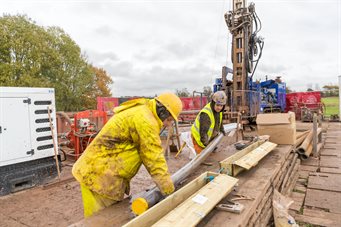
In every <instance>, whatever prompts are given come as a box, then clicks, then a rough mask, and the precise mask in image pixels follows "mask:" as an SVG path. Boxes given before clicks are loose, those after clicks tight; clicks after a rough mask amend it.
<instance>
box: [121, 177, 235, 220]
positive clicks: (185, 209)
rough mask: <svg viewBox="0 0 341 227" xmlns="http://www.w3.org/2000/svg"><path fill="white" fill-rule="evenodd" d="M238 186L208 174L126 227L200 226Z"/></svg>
mask: <svg viewBox="0 0 341 227" xmlns="http://www.w3.org/2000/svg"><path fill="white" fill-rule="evenodd" d="M237 182H238V179H236V178H233V177H230V176H228V175H226V174H218V173H213V172H205V173H203V174H201V175H200V176H199V177H197V178H196V179H195V180H193V181H192V182H190V183H189V184H187V185H186V186H184V187H183V188H181V189H180V190H178V191H176V192H175V193H173V194H172V195H170V196H168V197H167V198H166V199H164V200H162V201H161V202H159V203H158V204H156V205H155V206H153V207H152V208H150V209H148V210H147V211H146V212H144V213H143V214H141V215H139V216H138V217H136V218H135V219H133V220H131V221H130V222H128V223H127V224H125V225H124V227H135V226H136V227H139V226H188V227H190V226H196V225H197V224H198V223H199V222H200V220H202V219H203V217H205V216H206V215H207V214H208V213H209V212H210V211H211V210H212V209H213V208H214V207H215V205H216V204H217V203H218V202H219V201H220V200H221V199H222V198H224V197H226V196H227V195H228V194H229V193H230V192H231V191H232V189H233V187H234V186H235V185H236V183H237Z"/></svg>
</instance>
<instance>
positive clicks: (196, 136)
mask: <svg viewBox="0 0 341 227" xmlns="http://www.w3.org/2000/svg"><path fill="white" fill-rule="evenodd" d="M226 101H227V97H226V94H225V92H223V91H217V92H215V93H214V94H213V96H212V101H211V102H209V103H208V104H207V105H206V106H205V107H204V108H203V109H202V110H201V111H200V113H199V114H198V116H197V117H196V119H195V122H194V124H193V125H192V128H191V134H192V140H193V145H194V149H195V151H196V153H197V154H200V152H201V151H202V150H203V149H204V148H205V147H206V146H207V145H208V144H209V143H210V142H211V141H212V140H213V139H214V138H215V137H216V136H217V135H218V134H219V133H220V132H221V133H223V134H224V135H225V131H224V127H223V122H222V120H223V111H224V108H225V105H226Z"/></svg>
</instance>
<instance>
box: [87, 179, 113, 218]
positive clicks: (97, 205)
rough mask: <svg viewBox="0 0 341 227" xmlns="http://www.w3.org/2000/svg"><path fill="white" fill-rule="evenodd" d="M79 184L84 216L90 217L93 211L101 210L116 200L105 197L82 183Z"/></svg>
mask: <svg viewBox="0 0 341 227" xmlns="http://www.w3.org/2000/svg"><path fill="white" fill-rule="evenodd" d="M80 186H81V192H82V199H83V206H84V217H85V218H87V217H90V216H92V215H93V214H94V213H96V212H98V211H100V210H103V209H104V208H106V207H108V206H111V205H112V204H114V203H117V202H118V201H116V200H112V199H108V198H107V197H104V196H101V195H99V194H97V193H96V192H93V191H91V190H90V189H88V188H87V187H85V186H83V185H80Z"/></svg>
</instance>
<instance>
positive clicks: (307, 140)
mask: <svg viewBox="0 0 341 227" xmlns="http://www.w3.org/2000/svg"><path fill="white" fill-rule="evenodd" d="M312 138H313V130H312V129H311V130H310V131H309V133H308V135H307V136H306V137H305V139H304V141H303V142H302V144H301V146H299V147H298V148H297V149H296V150H297V152H298V153H299V154H300V155H302V154H304V152H306V150H307V149H308V146H309V144H310V142H311V141H312Z"/></svg>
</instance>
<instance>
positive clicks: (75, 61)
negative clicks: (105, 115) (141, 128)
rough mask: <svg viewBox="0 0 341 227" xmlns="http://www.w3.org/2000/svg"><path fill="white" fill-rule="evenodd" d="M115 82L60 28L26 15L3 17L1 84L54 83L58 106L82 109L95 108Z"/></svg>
mask: <svg viewBox="0 0 341 227" xmlns="http://www.w3.org/2000/svg"><path fill="white" fill-rule="evenodd" d="M112 83H113V81H112V79H111V77H110V76H109V75H108V74H107V72H106V71H105V70H104V69H102V68H98V67H95V66H93V65H91V64H90V63H88V61H87V59H86V57H85V56H84V55H83V54H82V53H81V49H80V47H79V46H78V45H77V44H76V43H75V41H74V40H72V39H71V37H70V36H69V35H68V34H66V33H65V32H64V31H63V30H62V29H61V28H59V27H46V28H45V27H42V26H39V25H37V24H36V23H35V22H34V21H33V20H32V19H30V18H28V17H27V16H26V15H16V16H11V15H7V14H4V15H3V16H2V17H0V85H1V86H13V87H52V88H55V98H56V105H57V109H58V110H63V111H79V110H84V109H93V108H95V107H96V97H97V96H104V97H105V96H111V91H110V85H111V84H112Z"/></svg>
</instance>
